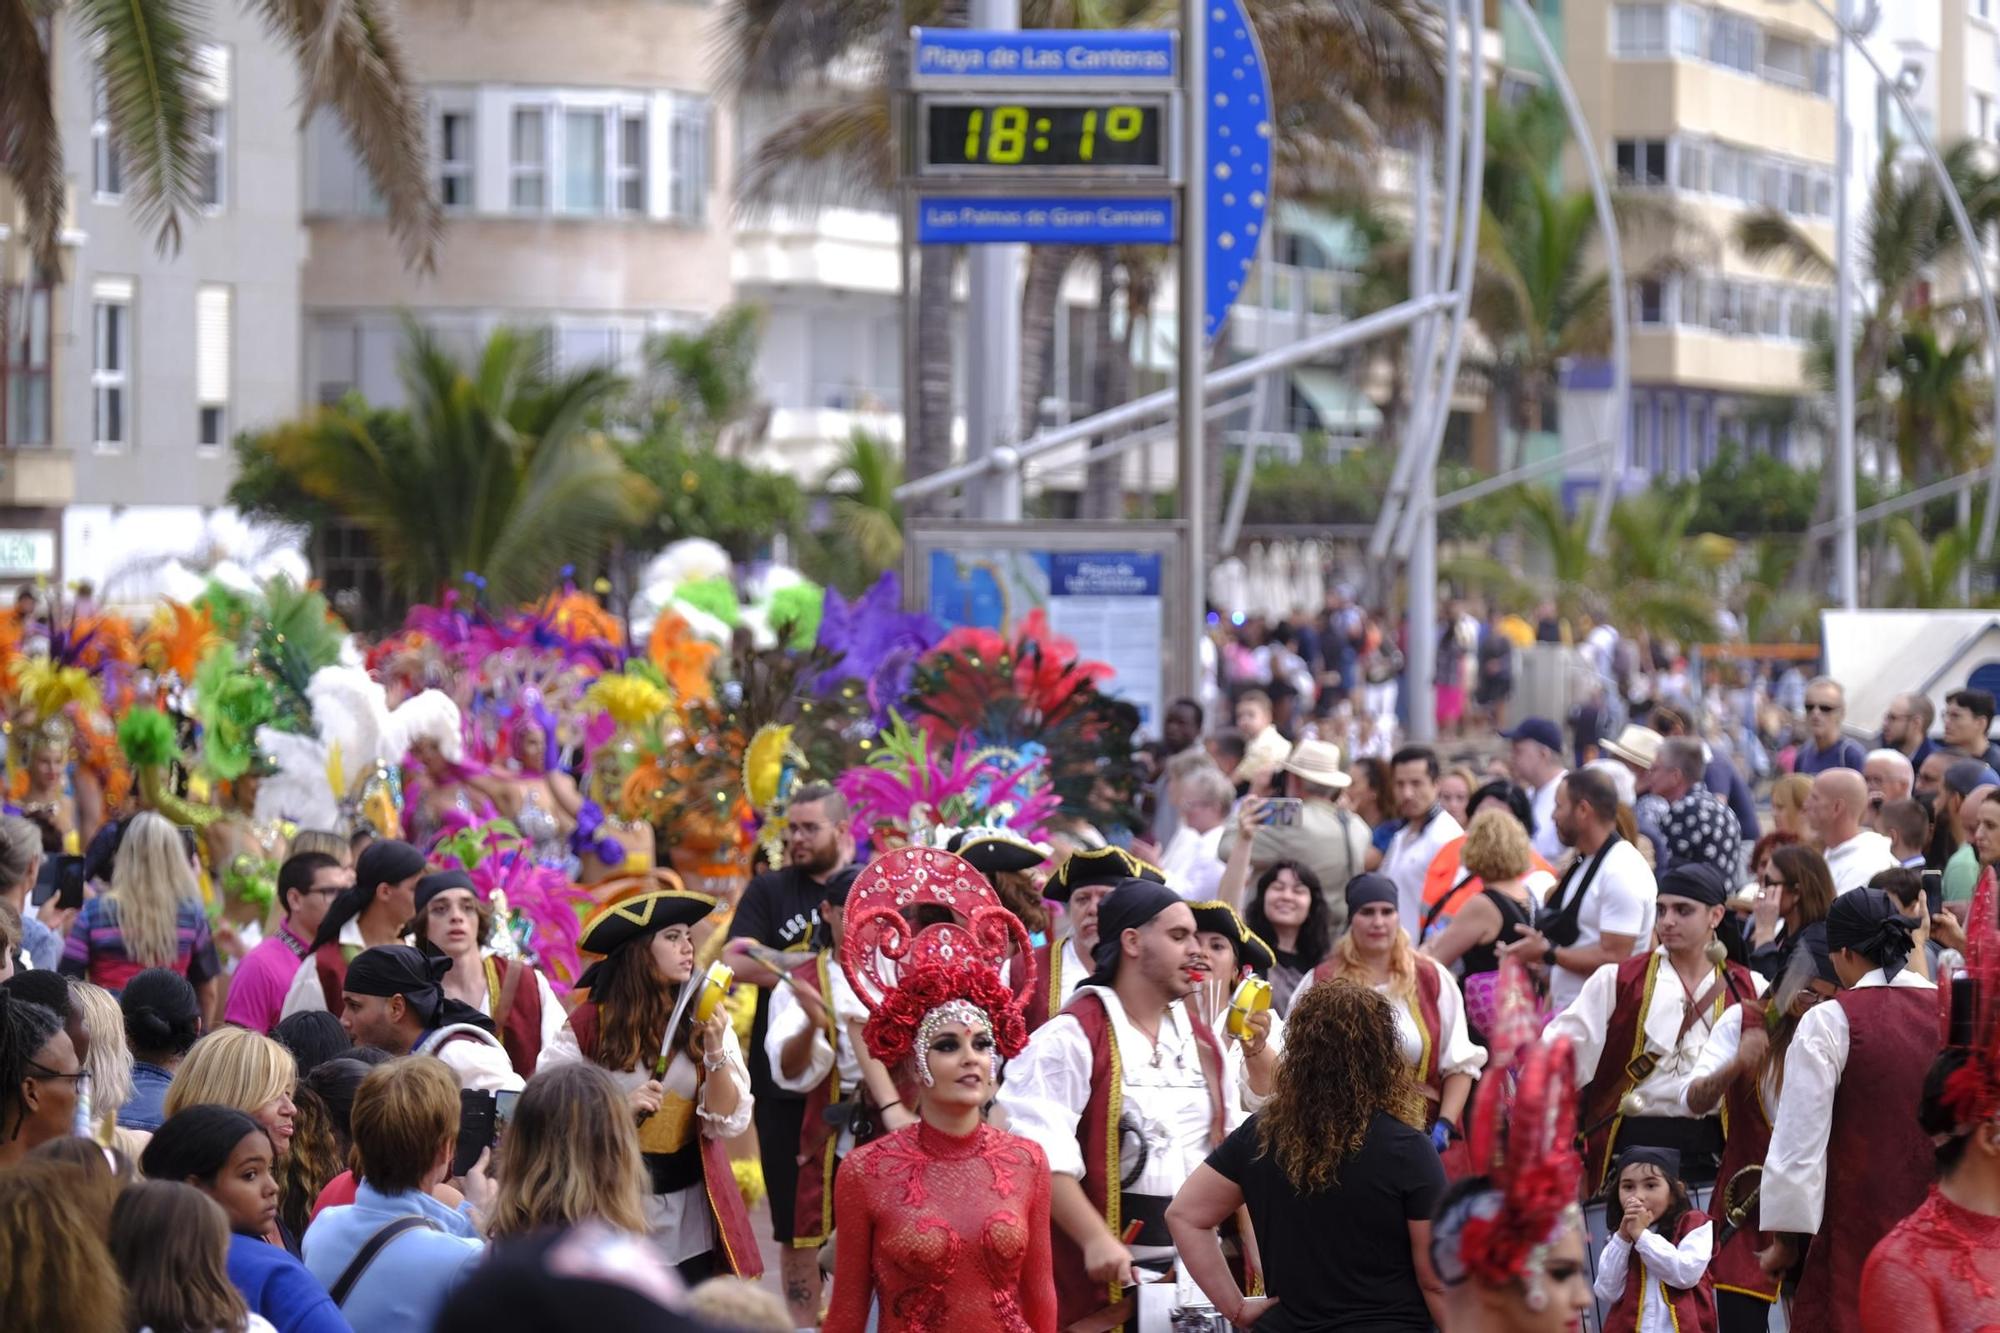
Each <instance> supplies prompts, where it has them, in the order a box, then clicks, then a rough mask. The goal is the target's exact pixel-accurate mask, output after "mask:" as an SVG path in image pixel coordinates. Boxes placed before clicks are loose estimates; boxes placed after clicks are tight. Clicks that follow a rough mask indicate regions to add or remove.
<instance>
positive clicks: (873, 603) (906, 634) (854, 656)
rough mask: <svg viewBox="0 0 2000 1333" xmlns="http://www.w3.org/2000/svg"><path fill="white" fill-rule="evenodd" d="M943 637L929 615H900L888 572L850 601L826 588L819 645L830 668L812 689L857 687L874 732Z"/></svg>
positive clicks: (899, 596) (898, 594)
mask: <svg viewBox="0 0 2000 1333" xmlns="http://www.w3.org/2000/svg"><path fill="white" fill-rule="evenodd" d="M943 636H944V631H942V630H940V629H939V628H938V626H937V622H935V621H933V620H932V619H931V618H930V617H929V616H927V615H924V614H923V613H922V612H905V611H904V610H903V585H902V581H901V580H900V579H898V578H897V577H896V574H895V571H893V570H891V571H889V572H887V573H884V574H883V575H882V577H881V578H879V579H877V580H875V583H874V586H872V587H870V588H869V589H868V591H867V592H864V593H862V594H861V595H860V596H859V597H857V598H855V599H854V600H853V601H852V602H850V601H848V600H847V599H846V598H844V597H842V596H841V595H840V593H839V591H838V590H837V589H834V588H828V589H827V590H826V601H825V607H824V610H823V611H822V613H821V616H820V622H819V640H818V642H819V646H820V648H821V649H823V650H825V651H826V652H828V653H830V654H832V656H833V665H832V666H831V667H829V668H828V669H827V670H825V671H823V672H821V673H820V674H819V676H818V678H817V679H815V680H814V681H813V688H814V689H815V690H817V691H819V692H820V693H821V694H830V693H832V692H833V691H834V690H836V689H838V688H840V687H841V686H842V685H843V684H844V683H845V682H847V681H855V682H858V684H859V685H860V688H861V691H862V695H863V697H864V699H865V700H866V702H867V705H868V712H869V716H870V717H871V718H872V719H873V720H874V722H875V725H877V726H878V727H879V726H886V725H887V724H888V721H889V711H890V710H891V709H892V708H894V707H895V706H896V704H897V702H898V701H899V700H901V699H902V698H903V696H904V695H905V694H907V693H908V692H909V689H910V682H911V679H912V678H913V677H914V676H915V675H916V670H917V659H918V658H920V657H922V656H923V655H924V654H925V653H927V652H929V651H930V650H931V648H932V647H934V646H935V645H936V644H937V641H938V640H939V639H940V638H942V637H943Z"/></svg>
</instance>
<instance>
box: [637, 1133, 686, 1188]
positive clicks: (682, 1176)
mask: <svg viewBox="0 0 2000 1333" xmlns="http://www.w3.org/2000/svg"><path fill="white" fill-rule="evenodd" d="M640 1156H641V1157H642V1158H643V1159H644V1160H645V1163H646V1174H647V1175H648V1176H649V1177H651V1181H652V1192H653V1193H655V1194H673V1193H676V1192H678V1191H680V1190H684V1189H687V1188H689V1187H690V1186H693V1185H699V1184H700V1183H701V1140H700V1139H698V1138H697V1139H695V1140H694V1141H692V1142H690V1143H689V1144H688V1145H687V1147H685V1148H682V1149H681V1150H680V1151H679V1152H649V1153H641V1154H640Z"/></svg>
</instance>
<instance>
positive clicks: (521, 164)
mask: <svg viewBox="0 0 2000 1333" xmlns="http://www.w3.org/2000/svg"><path fill="white" fill-rule="evenodd" d="M548 124H549V113H548V108H546V107H539V106H521V107H515V108H514V124H513V129H512V137H511V139H510V146H509V148H508V158H507V161H508V175H509V177H510V178H511V181H510V185H509V187H508V202H509V205H510V206H511V207H512V208H513V209H514V211H515V212H517V213H539V212H541V211H542V210H543V209H545V208H547V207H548V204H549V186H548V180H549V176H548V172H549V167H548V160H549V156H548V155H549V145H548Z"/></svg>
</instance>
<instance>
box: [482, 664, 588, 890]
mask: <svg viewBox="0 0 2000 1333" xmlns="http://www.w3.org/2000/svg"><path fill="white" fill-rule="evenodd" d="M505 739H506V761H507V762H505V763H504V764H503V765H502V766H497V767H496V768H495V769H494V771H493V774H492V776H493V777H494V778H495V779H497V781H498V788H497V791H496V796H497V798H498V804H499V807H500V813H501V814H503V815H505V816H506V817H507V818H508V819H511V820H513V821H514V827H515V828H517V829H519V830H521V836H522V837H524V838H526V839H527V840H528V842H529V844H530V845H531V846H533V847H534V849H535V859H536V860H538V861H541V862H543V863H544V864H549V865H561V864H562V863H563V862H564V861H565V860H567V859H568V856H569V835H570V832H571V830H573V829H574V828H575V827H576V817H577V814H578V812H579V811H581V810H582V809H583V796H582V794H581V793H579V792H578V791H577V789H576V780H575V779H574V778H572V777H570V775H569V774H567V773H565V772H563V771H562V770H561V769H560V768H557V767H555V764H554V759H555V754H556V719H555V714H553V713H551V712H549V710H548V708H547V707H546V706H545V705H543V704H541V703H540V702H534V703H532V704H530V705H528V706H526V707H524V709H523V710H522V712H521V713H520V714H519V715H518V716H517V717H515V718H514V720H513V722H512V724H511V725H510V726H509V727H508V728H507V730H506V732H505Z"/></svg>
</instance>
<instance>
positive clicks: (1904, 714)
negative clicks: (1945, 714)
mask: <svg viewBox="0 0 2000 1333" xmlns="http://www.w3.org/2000/svg"><path fill="white" fill-rule="evenodd" d="M1935 721H1937V710H1936V709H1935V708H1933V707H1931V701H1930V699H1929V698H1928V697H1927V696H1925V695H1922V694H1899V695H1897V696H1896V697H1895V698H1893V699H1891V700H1890V701H1889V707H1888V708H1887V709H1885V710H1884V711H1883V713H1882V735H1881V738H1880V739H1879V740H1878V741H1877V742H1876V744H1877V748H1879V749H1883V750H1895V751H1897V752H1899V753H1900V754H1901V755H1902V756H1903V758H1905V759H1907V760H1909V761H1910V767H1911V769H1913V770H1916V771H1921V770H1922V769H1923V766H1924V760H1925V759H1927V758H1929V757H1930V753H1931V751H1932V750H1934V749H1936V748H1937V747H1936V746H1935V745H1933V744H1931V723H1933V722H1935Z"/></svg>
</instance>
